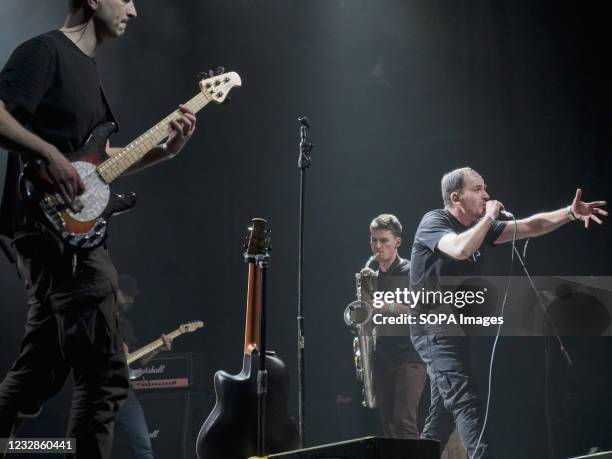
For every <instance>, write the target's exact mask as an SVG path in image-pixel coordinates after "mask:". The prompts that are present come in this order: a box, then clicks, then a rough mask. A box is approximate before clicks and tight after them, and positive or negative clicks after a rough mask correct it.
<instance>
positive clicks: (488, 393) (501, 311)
mask: <svg viewBox="0 0 612 459" xmlns="http://www.w3.org/2000/svg"><path fill="white" fill-rule="evenodd" d="M512 220H513V222H514V233H513V235H512V255H511V256H510V272H509V273H508V282H507V283H506V291H505V292H504V299H503V300H502V304H501V310H500V317H504V309H505V308H506V301H507V300H508V293H509V292H510V283H511V281H512V268H513V267H514V253H515V251H516V226H517V225H516V218H515V217H514V215H512ZM517 254H518V252H517ZM502 325H503V322H500V323H499V324H498V326H497V332H496V333H495V340H493V349H492V350H491V360H490V362H489V381H488V384H487V403H486V406H485V416H484V421H483V422H482V429H481V430H480V435H479V436H478V442H476V448H474V455H473V456H472V457H471V459H476V454H478V447H479V446H480V442H481V441H482V436H483V435H484V432H485V429H486V427H487V420H488V419H489V407H490V405H491V386H492V381H493V363H494V361H495V350H496V349H497V342H498V341H499V336H500V333H501V328H502Z"/></svg>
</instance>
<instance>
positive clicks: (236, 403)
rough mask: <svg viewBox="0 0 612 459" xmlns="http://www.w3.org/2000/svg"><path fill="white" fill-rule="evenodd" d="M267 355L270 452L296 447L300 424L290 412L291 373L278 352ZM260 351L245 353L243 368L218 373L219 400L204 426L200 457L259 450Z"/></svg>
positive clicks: (239, 457)
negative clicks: (258, 375)
mask: <svg viewBox="0 0 612 459" xmlns="http://www.w3.org/2000/svg"><path fill="white" fill-rule="evenodd" d="M267 354H268V355H267V356H266V370H267V372H268V397H267V398H266V440H265V446H266V447H265V451H266V454H272V453H277V452H281V451H288V450H291V449H296V448H297V446H298V432H297V427H296V425H295V423H294V421H293V420H292V419H290V418H289V415H288V413H287V396H288V394H287V392H288V387H289V374H288V372H287V368H286V367H285V364H284V363H283V361H282V360H281V359H280V358H278V356H276V354H275V353H274V352H271V351H270V352H268V353H267ZM258 370H259V355H258V354H254V355H250V354H245V356H244V361H243V368H242V371H241V372H240V373H239V374H237V375H230V374H229V373H226V372H225V371H218V372H217V373H216V374H215V380H214V385H215V393H216V403H215V407H214V408H213V410H212V412H211V413H210V415H209V416H208V418H207V419H206V421H205V422H204V425H203V426H202V428H201V429H200V433H199V435H198V441H197V453H198V457H199V458H200V459H247V458H248V457H251V456H255V455H256V453H257V373H258Z"/></svg>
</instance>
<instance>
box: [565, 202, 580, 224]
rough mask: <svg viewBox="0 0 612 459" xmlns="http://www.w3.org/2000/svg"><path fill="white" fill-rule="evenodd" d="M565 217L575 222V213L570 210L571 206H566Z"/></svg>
mask: <svg viewBox="0 0 612 459" xmlns="http://www.w3.org/2000/svg"><path fill="white" fill-rule="evenodd" d="M567 218H569V220H570V222H575V221H576V220H578V218H577V217H576V214H574V212H573V211H572V206H567Z"/></svg>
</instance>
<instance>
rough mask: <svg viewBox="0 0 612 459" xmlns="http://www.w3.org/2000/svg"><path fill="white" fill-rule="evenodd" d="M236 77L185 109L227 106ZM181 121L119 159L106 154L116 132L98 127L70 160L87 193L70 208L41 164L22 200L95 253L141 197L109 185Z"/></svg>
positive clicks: (206, 88) (26, 178) (158, 129)
mask: <svg viewBox="0 0 612 459" xmlns="http://www.w3.org/2000/svg"><path fill="white" fill-rule="evenodd" d="M241 84H242V83H241V80H240V76H238V74H237V73H236V72H229V73H223V74H221V75H217V76H214V77H211V78H206V79H203V80H201V81H200V83H199V85H200V92H199V93H198V94H197V95H196V96H195V97H193V98H192V99H191V100H189V101H188V102H186V103H185V106H187V108H189V109H190V110H191V111H192V112H194V113H196V112H198V111H200V110H201V109H202V108H204V107H205V106H206V105H207V104H208V103H209V102H216V103H221V102H224V101H225V99H226V97H227V94H228V92H229V91H230V90H231V89H232V88H233V87H234V86H241ZM181 116H182V112H181V111H180V110H175V111H173V112H172V113H170V114H169V115H168V116H166V117H165V118H164V119H163V120H161V121H160V122H159V123H157V124H156V125H155V126H153V127H152V128H151V129H149V130H148V131H146V132H145V133H144V134H142V135H140V136H139V137H137V138H136V139H134V140H133V141H132V142H130V143H129V144H128V145H127V146H126V147H124V148H123V149H121V151H119V152H118V153H116V154H113V155H112V156H109V155H108V154H107V152H106V145H107V141H108V138H109V137H110V136H111V134H113V133H114V132H115V131H116V130H117V126H116V124H115V123H112V122H108V123H103V124H100V125H99V126H97V127H95V128H94V129H93V131H92V133H91V135H90V136H89V138H88V140H87V141H86V142H85V144H84V145H83V146H82V147H81V148H80V149H79V150H77V151H76V152H74V153H72V154H70V155H67V156H68V159H69V160H70V161H71V163H72V165H73V166H74V168H75V169H76V170H77V172H78V174H79V176H80V177H81V180H82V181H83V183H84V184H85V192H84V193H83V194H81V195H80V196H77V197H76V198H75V199H74V201H73V202H72V203H71V204H70V205H67V204H66V203H65V202H64V201H63V199H62V198H61V197H60V195H59V193H54V192H51V191H50V189H49V185H48V184H49V183H50V180H49V177H48V175H47V173H46V169H45V167H43V166H42V164H41V163H40V162H35V161H31V162H29V163H27V164H26V165H25V167H24V170H23V173H22V174H21V177H20V187H19V188H20V193H21V198H22V200H23V201H24V202H25V203H26V204H29V205H28V207H29V208H30V211H31V212H32V213H33V214H34V218H38V220H39V221H41V222H42V223H43V224H45V225H46V226H47V227H48V228H50V229H51V230H52V231H53V232H55V233H56V234H57V236H58V237H59V238H60V239H61V240H62V241H63V242H64V243H65V244H67V245H68V246H69V247H72V248H74V249H79V248H87V249H91V248H94V247H97V246H99V245H100V244H102V242H104V240H105V238H106V235H107V227H108V221H109V219H110V218H111V217H112V216H113V215H116V214H119V213H122V212H126V211H128V210H130V209H131V208H132V207H133V206H134V205H135V204H136V195H135V194H134V193H128V194H126V195H119V194H115V193H113V192H111V190H110V184H111V183H112V182H113V181H114V180H115V179H116V178H117V177H119V176H120V175H121V174H123V173H124V172H125V171H126V170H127V169H129V168H130V167H131V166H132V165H134V164H136V163H137V162H138V161H140V160H141V159H142V158H143V157H144V156H145V155H146V154H147V153H148V152H149V151H151V150H152V149H153V148H154V147H155V146H157V145H158V144H159V143H160V142H161V141H162V140H164V139H165V138H166V137H168V135H169V134H170V132H171V130H172V126H171V124H170V123H171V122H172V121H174V120H177V119H179V118H180V117H181Z"/></svg>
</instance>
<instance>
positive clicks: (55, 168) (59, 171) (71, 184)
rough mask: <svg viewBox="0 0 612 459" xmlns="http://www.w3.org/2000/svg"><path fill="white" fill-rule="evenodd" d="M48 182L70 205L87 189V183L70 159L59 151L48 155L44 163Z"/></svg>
mask: <svg viewBox="0 0 612 459" xmlns="http://www.w3.org/2000/svg"><path fill="white" fill-rule="evenodd" d="M44 171H45V172H46V175H47V177H45V179H46V181H47V183H48V184H49V185H50V186H51V189H52V190H53V191H55V192H56V193H59V195H60V196H61V198H62V200H63V201H64V203H66V204H68V205H70V204H72V201H74V198H76V197H77V196H78V195H80V194H82V193H83V192H84V191H85V184H84V183H83V180H81V177H80V176H79V173H78V172H77V171H76V169H75V168H74V166H73V165H72V164H71V163H70V161H68V159H67V158H66V157H65V156H64V155H62V154H61V153H60V152H59V151H55V152H53V153H51V154H49V155H48V156H47V160H46V162H45V163H44Z"/></svg>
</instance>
